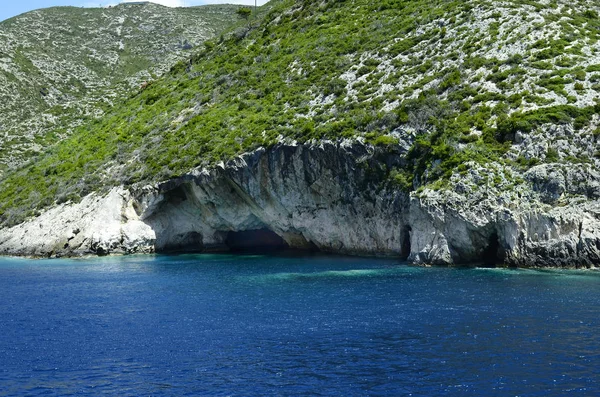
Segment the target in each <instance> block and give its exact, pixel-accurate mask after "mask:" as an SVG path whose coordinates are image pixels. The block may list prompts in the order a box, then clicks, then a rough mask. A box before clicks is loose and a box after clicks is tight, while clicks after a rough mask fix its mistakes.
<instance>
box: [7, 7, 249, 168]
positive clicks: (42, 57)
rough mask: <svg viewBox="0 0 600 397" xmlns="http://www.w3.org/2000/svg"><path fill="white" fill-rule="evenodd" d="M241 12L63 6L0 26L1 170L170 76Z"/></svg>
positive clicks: (230, 8) (224, 9) (196, 8)
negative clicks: (145, 85) (146, 85)
mask: <svg viewBox="0 0 600 397" xmlns="http://www.w3.org/2000/svg"><path fill="white" fill-rule="evenodd" d="M236 9H237V7H235V6H207V7H193V8H185V9H184V8H168V7H163V6H160V5H156V4H153V3H145V4H139V5H138V4H121V5H118V6H115V7H110V8H101V9H94V8H75V7H55V8H47V9H43V10H37V11H33V12H29V13H26V14H23V15H19V16H17V17H14V18H11V19H8V20H6V21H2V22H0V103H2V111H0V171H2V170H3V169H5V168H6V167H7V166H15V165H18V164H21V163H22V162H23V161H25V160H27V159H29V158H30V157H31V155H32V153H35V152H39V151H40V150H42V149H44V148H45V147H46V146H48V145H50V144H52V143H54V142H56V141H57V140H59V139H61V138H64V137H66V136H68V135H69V134H70V133H71V132H72V130H73V128H75V127H76V126H78V125H81V124H82V123H85V122H87V121H89V120H90V119H93V118H96V117H99V116H101V115H102V114H103V113H104V112H105V111H106V110H107V109H109V108H110V107H111V105H112V104H113V103H114V102H115V101H116V102H119V100H121V98H123V97H124V96H125V95H129V94H130V93H131V92H132V91H133V92H135V91H137V90H139V88H140V85H142V84H143V83H144V82H148V81H151V80H153V79H155V78H156V77H157V76H160V75H162V74H163V73H164V72H165V71H167V70H168V69H169V68H170V67H171V66H172V65H173V64H174V63H175V62H176V61H178V60H180V59H182V58H184V57H186V56H189V54H190V52H191V51H193V50H194V49H195V48H196V49H197V47H198V46H199V45H201V44H202V42H204V41H205V40H207V39H210V38H213V37H215V36H216V35H217V34H218V33H220V32H221V31H222V30H223V29H225V28H226V27H227V26H229V25H230V24H231V23H232V22H235V21H236V19H237V17H236V15H235V10H236Z"/></svg>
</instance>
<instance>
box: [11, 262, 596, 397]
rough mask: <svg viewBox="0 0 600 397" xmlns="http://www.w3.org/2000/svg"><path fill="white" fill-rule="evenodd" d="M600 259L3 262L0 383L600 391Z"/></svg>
mask: <svg viewBox="0 0 600 397" xmlns="http://www.w3.org/2000/svg"><path fill="white" fill-rule="evenodd" d="M599 314H600V272H597V271H591V270H587V271H575V270H546V271H542V270H516V269H484V268H442V267H432V268H426V267H413V266H408V265H407V264H406V263H404V262H402V261H399V260H394V259H372V258H354V257H340V256H327V255H317V254H315V255H307V256H298V255H283V254H281V255H277V254H272V255H216V254H211V255H208V254H202V255H173V256H166V255H164V256H161V255H156V256H122V257H105V258H84V259H46V260H30V259H12V258H3V259H0V396H87V395H90V396H98V395H110V396H566V395H568V396H598V395H600V315H599Z"/></svg>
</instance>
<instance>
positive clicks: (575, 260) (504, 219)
mask: <svg viewBox="0 0 600 397" xmlns="http://www.w3.org/2000/svg"><path fill="white" fill-rule="evenodd" d="M402 159H403V156H402V155H401V153H397V152H396V153H391V152H384V151H382V150H381V149H376V148H373V147H371V146H368V145H364V144H361V143H358V142H354V143H348V142H346V143H339V144H334V143H330V142H323V143H320V144H319V145H283V144H282V145H278V146H276V147H274V148H272V149H269V150H265V149H259V150H257V151H255V152H253V153H249V154H245V155H243V156H240V157H238V158H236V159H235V160H233V161H231V162H229V163H227V164H220V165H219V166H218V167H215V168H213V169H210V170H197V171H195V172H192V173H190V174H187V175H184V176H182V177H180V178H178V179H175V180H171V181H168V182H165V183H162V184H159V185H156V186H147V187H145V188H142V189H139V190H135V191H129V190H127V189H124V188H115V189H113V190H112V191H111V192H110V193H109V194H107V195H105V196H98V195H90V196H87V197H86V198H85V199H84V200H82V201H81V202H80V203H78V204H64V205H61V206H58V207H55V208H53V209H51V210H49V211H47V212H45V213H43V214H42V215H41V216H39V217H38V218H36V219H33V220H31V221H29V222H26V223H24V224H21V225H19V226H16V227H13V228H11V229H6V230H2V231H0V252H2V253H5V254H17V255H36V256H61V255H80V254H100V255H103V254H111V253H135V252H165V251H213V250H236V249H244V248H249V246H254V247H262V248H284V247H285V248H295V249H302V250H320V251H324V252H335V253H343V254H356V255H387V256H397V257H400V258H404V259H406V258H408V260H409V261H411V262H414V263H421V264H436V265H451V264H483V265H496V264H508V265H513V266H552V267H557V266H558V267H592V266H595V265H597V264H598V263H600V205H599V203H598V201H597V199H596V197H597V196H596V191H597V189H596V188H595V186H596V185H594V186H591V185H590V186H588V187H585V186H583V185H582V184H581V183H580V181H581V180H592V179H594V175H593V172H592V171H591V169H588V170H586V169H585V167H583V168H582V169H578V170H563V171H561V170H560V169H559V168H557V167H554V166H551V167H547V169H542V168H540V169H532V170H531V171H530V173H529V174H530V175H528V176H527V178H529V179H530V180H531V182H527V183H530V186H533V188H532V189H531V190H529V191H524V193H523V194H522V195H521V194H519V200H515V199H511V198H509V197H508V196H506V197H505V196H502V194H500V193H498V192H489V191H488V192H487V193H486V191H485V189H478V190H477V191H478V192H479V193H478V194H475V193H473V192H469V191H468V182H469V177H465V178H463V179H462V180H461V181H460V183H456V185H455V186H454V187H455V188H454V190H452V189H444V190H442V191H439V192H436V191H431V190H425V191H423V192H420V193H418V194H416V193H413V194H411V195H410V196H409V195H408V194H406V193H403V192H402V191H401V190H400V189H398V188H396V187H394V186H393V185H392V184H391V183H390V182H389V181H387V173H386V172H385V170H387V169H390V168H392V167H396V166H401V161H402ZM540 167H542V166H540ZM544 167H545V166H544ZM586 172H587V174H586ZM559 174H560V175H563V176H562V177H560V178H558V177H557V175H559ZM588 174H589V175H588ZM471 176H472V178H474V179H477V178H479V176H478V175H477V172H476V171H474V172H472V175H471ZM557 180H560V182H557ZM592 185H593V184H592ZM581 189H583V191H584V193H585V192H587V193H589V196H588V199H585V200H582V199H581V198H579V199H578V200H571V201H566V202H560V203H558V201H557V200H559V196H560V192H563V191H564V192H569V191H579V190H581ZM482 192H483V193H482ZM587 193H586V194H587ZM549 201H553V202H556V203H558V204H560V205H554V206H552V205H549V204H547V203H548V202H549Z"/></svg>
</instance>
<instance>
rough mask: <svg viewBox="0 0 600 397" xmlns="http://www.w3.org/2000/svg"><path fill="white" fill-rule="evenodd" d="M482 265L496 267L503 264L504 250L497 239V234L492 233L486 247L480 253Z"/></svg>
mask: <svg viewBox="0 0 600 397" xmlns="http://www.w3.org/2000/svg"><path fill="white" fill-rule="evenodd" d="M481 259H482V261H483V265H484V266H487V267H496V266H497V265H501V264H503V263H504V260H505V255H504V249H503V248H502V245H501V244H500V240H499V239H498V233H497V232H494V233H492V234H491V235H490V237H489V240H488V246H487V247H486V249H485V250H483V253H482V258H481Z"/></svg>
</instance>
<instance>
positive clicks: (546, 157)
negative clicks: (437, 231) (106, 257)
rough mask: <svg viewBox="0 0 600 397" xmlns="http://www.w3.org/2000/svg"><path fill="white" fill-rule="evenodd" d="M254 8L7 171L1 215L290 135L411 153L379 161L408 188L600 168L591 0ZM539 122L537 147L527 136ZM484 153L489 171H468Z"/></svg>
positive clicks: (31, 210) (507, 181) (399, 0)
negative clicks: (541, 168) (392, 164)
mask: <svg viewBox="0 0 600 397" xmlns="http://www.w3.org/2000/svg"><path fill="white" fill-rule="evenodd" d="M261 13H262V14H261V15H262V16H261V19H260V21H257V22H251V23H250V25H248V26H247V27H246V26H242V27H238V28H237V29H235V30H233V31H231V32H229V33H227V34H225V35H223V36H221V37H220V38H219V39H215V40H211V41H208V42H206V43H205V44H204V47H203V49H202V51H196V53H195V55H194V56H192V57H191V59H190V60H186V61H182V62H179V63H177V64H176V65H175V66H173V67H172V68H171V70H170V72H169V73H167V74H166V75H165V76H164V77H163V78H160V79H157V80H156V81H154V82H153V83H152V84H150V85H149V86H147V87H145V88H144V89H141V90H140V91H139V92H138V93H137V94H135V95H133V96H131V97H130V98H129V99H127V100H124V101H123V102H119V103H118V105H116V106H114V107H112V108H111V109H110V110H108V111H107V113H106V115H105V116H104V117H102V118H99V119H96V120H94V121H91V122H88V123H85V124H83V125H82V126H81V127H79V128H77V129H76V130H75V132H74V133H73V135H72V136H71V137H70V138H68V139H65V140H63V141H61V142H60V143H59V144H58V145H57V146H55V147H53V148H51V149H50V150H48V151H47V152H45V153H44V154H42V155H40V156H38V157H37V158H36V159H35V161H32V162H30V163H29V164H28V165H26V166H25V167H23V168H21V169H19V170H16V171H14V172H11V173H9V174H7V175H6V178H5V179H4V180H3V181H2V183H1V186H0V202H1V204H0V213H1V214H2V219H3V222H4V223H5V224H14V223H16V222H19V221H22V220H23V219H24V218H25V217H26V216H29V215H32V214H35V213H36V211H37V210H39V209H40V208H43V207H46V206H49V205H51V204H52V203H54V202H57V201H58V202H63V201H65V200H73V201H77V200H79V198H81V197H82V196H83V195H85V194H87V193H89V192H92V191H106V190H107V189H108V188H110V187H112V186H116V185H126V186H128V185H143V184H147V183H153V182H157V181H162V180H166V179H169V178H172V177H175V176H178V175H182V174H184V173H186V172H188V171H190V170H191V169H192V168H194V167H198V166H208V165H211V164H215V163H216V162H219V161H222V160H227V159H230V158H231V157H232V156H234V155H236V154H239V153H242V152H244V151H250V150H252V149H256V148H257V147H259V146H265V147H269V146H272V145H274V144H276V143H278V142H285V141H288V142H289V141H298V142H307V141H315V142H316V141H319V140H323V139H329V140H340V139H358V140H364V141H366V142H369V143H372V144H374V145H378V146H382V147H385V148H387V149H386V150H390V151H397V152H398V153H399V154H406V160H405V166H403V167H400V168H393V169H390V168H387V167H383V168H382V171H381V172H383V173H384V175H383V179H385V180H387V181H389V182H391V183H395V184H396V185H397V188H398V189H403V190H405V191H406V192H409V191H416V194H418V193H419V192H420V191H422V190H423V189H424V188H425V187H428V188H432V189H438V190H439V189H442V190H443V189H450V188H454V187H455V185H456V184H457V183H458V182H460V181H461V179H464V183H467V184H475V185H476V184H487V183H488V180H489V181H490V182H492V181H493V182H492V185H493V188H498V189H503V190H505V191H511V190H512V191H514V192H517V193H518V192H519V189H526V186H525V185H524V184H525V181H524V180H523V178H522V177H521V176H522V174H523V172H524V171H525V170H527V169H528V168H529V167H531V166H533V165H535V164H538V163H543V162H548V163H557V164H573V163H583V164H587V165H589V166H590V167H592V168H593V169H597V167H598V159H597V158H596V157H595V156H597V155H598V153H597V152H596V150H595V139H596V137H597V135H599V134H598V131H599V130H598V129H596V125H597V123H598V120H597V116H596V115H597V111H598V105H597V101H596V100H597V97H598V90H600V43H599V42H598V39H599V38H600V20H599V19H598V7H597V6H596V5H594V4H593V3H592V2H588V1H583V0H578V1H539V2H537V1H531V0H525V1H512V0H509V1H504V2H492V1H484V0H470V1H447V0H437V1H435V0H434V1H421V0H412V1H408V0H384V1H379V2H371V1H366V0H345V1H344V0H324V1H320V2H310V1H300V0H296V1H294V0H277V1H275V0H273V1H272V2H271V3H269V4H268V5H267V6H265V7H263V8H262V9H261ZM550 125H554V126H564V127H565V128H567V127H568V128H567V129H566V130H565V129H561V130H560V131H558V132H557V133H556V134H558V135H556V134H555V135H552V133H551V132H550V133H548V131H550V130H549V129H548V126H550ZM564 131H571V133H564ZM535 134H542V135H543V136H544V139H545V141H544V142H546V144H545V146H544V145H542V148H541V149H539V150H538V149H535V148H534V147H533V146H531V145H530V146H526V145H524V144H523V142H524V141H525V140H526V138H527V137H528V136H534V135H535ZM549 134H550V135H549ZM569 134H570V135H569ZM559 139H562V140H563V141H564V142H563V143H562V144H560V145H551V144H550V145H548V142H550V143H552V142H556V141H558V140H559ZM534 149H535V150H534ZM481 167H483V168H484V169H487V170H488V171H486V172H483V174H485V182H483V181H481V180H474V179H473V178H471V179H467V178H466V175H467V174H468V172H469V170H480V168H481ZM478 172H479V171H478ZM478 175H479V174H478ZM463 176H464V178H463ZM461 183H462V182H461ZM475 187H476V186H475ZM517 193H515V194H517Z"/></svg>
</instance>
